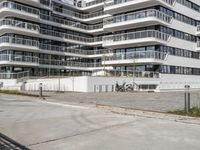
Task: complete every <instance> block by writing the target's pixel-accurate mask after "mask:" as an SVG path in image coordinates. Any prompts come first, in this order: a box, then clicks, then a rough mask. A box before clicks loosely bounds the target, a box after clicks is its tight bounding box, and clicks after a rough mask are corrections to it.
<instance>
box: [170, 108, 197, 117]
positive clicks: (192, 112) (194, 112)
mask: <svg viewBox="0 0 200 150" xmlns="http://www.w3.org/2000/svg"><path fill="white" fill-rule="evenodd" d="M169 113H171V114H176V115H182V116H191V117H200V107H192V108H191V109H190V111H189V112H188V113H187V112H186V111H185V110H181V109H177V110H175V111H170V112H169Z"/></svg>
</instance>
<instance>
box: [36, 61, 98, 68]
mask: <svg viewBox="0 0 200 150" xmlns="http://www.w3.org/2000/svg"><path fill="white" fill-rule="evenodd" d="M39 62H40V64H42V65H51V66H52V65H54V66H69V67H78V68H79V67H80V68H82V67H84V68H88V67H101V63H100V62H99V63H85V62H77V61H68V60H55V59H40V61H39Z"/></svg>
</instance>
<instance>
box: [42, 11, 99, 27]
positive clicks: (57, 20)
mask: <svg viewBox="0 0 200 150" xmlns="http://www.w3.org/2000/svg"><path fill="white" fill-rule="evenodd" d="M40 18H41V19H43V20H47V21H51V22H54V23H58V24H63V25H67V26H70V27H75V28H80V29H84V30H95V29H101V28H103V23H100V24H95V25H86V24H82V23H79V22H75V21H69V20H66V19H61V18H57V17H53V16H50V15H45V14H40Z"/></svg>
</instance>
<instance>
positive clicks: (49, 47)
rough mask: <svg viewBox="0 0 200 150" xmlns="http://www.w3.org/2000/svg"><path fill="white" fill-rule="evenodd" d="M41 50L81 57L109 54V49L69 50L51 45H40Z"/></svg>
mask: <svg viewBox="0 0 200 150" xmlns="http://www.w3.org/2000/svg"><path fill="white" fill-rule="evenodd" d="M39 48H40V49H42V50H50V51H56V52H65V53H72V54H80V55H81V54H82V55H98V54H107V53H109V50H108V49H98V50H83V49H76V48H68V47H64V46H56V45H49V44H40V46H39Z"/></svg>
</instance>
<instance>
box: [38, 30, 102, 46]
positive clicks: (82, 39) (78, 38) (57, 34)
mask: <svg viewBox="0 0 200 150" xmlns="http://www.w3.org/2000/svg"><path fill="white" fill-rule="evenodd" d="M40 33H41V34H44V35H49V36H53V37H58V38H63V39H68V40H73V41H79V42H84V43H95V42H101V41H102V37H94V38H87V37H81V36H77V35H72V34H66V33H62V32H56V31H53V30H46V29H40Z"/></svg>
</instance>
